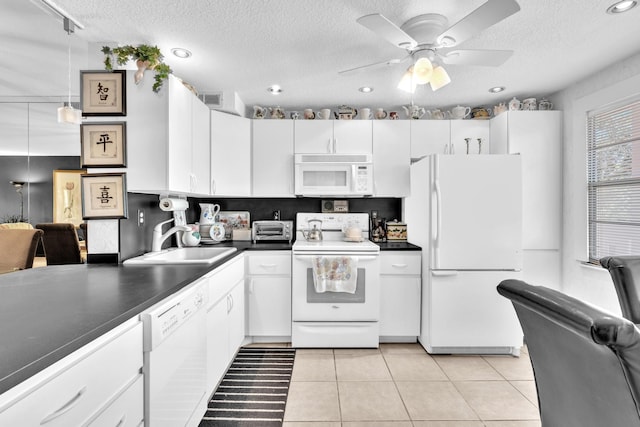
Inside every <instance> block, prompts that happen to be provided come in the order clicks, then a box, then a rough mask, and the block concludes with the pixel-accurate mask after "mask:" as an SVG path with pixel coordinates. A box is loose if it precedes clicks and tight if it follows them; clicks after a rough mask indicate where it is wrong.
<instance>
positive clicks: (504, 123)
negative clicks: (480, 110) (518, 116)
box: [489, 112, 510, 154]
mask: <svg viewBox="0 0 640 427" xmlns="http://www.w3.org/2000/svg"><path fill="white" fill-rule="evenodd" d="M509 114H510V113H508V112H507V113H501V114H499V115H498V116H496V117H494V118H493V119H491V122H490V125H489V129H490V138H491V154H507V153H508V152H509V151H508V150H509V135H508V129H509Z"/></svg>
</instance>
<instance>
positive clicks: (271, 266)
mask: <svg viewBox="0 0 640 427" xmlns="http://www.w3.org/2000/svg"><path fill="white" fill-rule="evenodd" d="M260 267H262V268H276V264H260Z"/></svg>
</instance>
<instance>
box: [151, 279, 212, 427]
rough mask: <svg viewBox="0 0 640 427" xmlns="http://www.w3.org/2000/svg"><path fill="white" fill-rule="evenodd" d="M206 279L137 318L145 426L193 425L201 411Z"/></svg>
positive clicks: (204, 373) (204, 398) (203, 405)
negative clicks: (140, 328) (141, 342)
mask: <svg viewBox="0 0 640 427" xmlns="http://www.w3.org/2000/svg"><path fill="white" fill-rule="evenodd" d="M206 302H207V287H206V279H203V280H200V281H198V282H196V283H194V284H192V285H189V286H188V287H186V288H185V289H183V290H181V291H179V292H178V293H177V294H175V295H173V296H171V297H169V298H167V299H166V300H165V301H163V302H161V303H159V304H158V305H156V306H154V307H152V308H151V309H150V310H149V311H147V312H145V313H143V314H142V315H141V319H142V322H143V325H144V347H143V348H144V387H145V414H144V418H145V426H147V427H163V426H165V427H178V426H197V425H198V424H199V423H200V420H201V418H202V416H203V415H204V413H205V411H206V405H207V397H208V396H206V378H207V363H206V362H207V361H206V351H207V347H206V344H207V341H206V310H205V309H204V308H205V306H206Z"/></svg>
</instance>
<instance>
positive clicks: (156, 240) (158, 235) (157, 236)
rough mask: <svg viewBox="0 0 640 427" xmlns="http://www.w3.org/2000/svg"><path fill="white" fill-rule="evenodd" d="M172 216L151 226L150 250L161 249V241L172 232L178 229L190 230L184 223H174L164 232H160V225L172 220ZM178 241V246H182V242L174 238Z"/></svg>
mask: <svg viewBox="0 0 640 427" xmlns="http://www.w3.org/2000/svg"><path fill="white" fill-rule="evenodd" d="M173 220H174V218H171V219H168V220H166V221H162V222H161V223H159V224H158V225H156V226H155V227H153V240H152V242H151V252H158V251H160V250H162V243H164V241H165V240H167V239H168V238H169V237H170V236H171V235H172V234H174V233H177V232H178V231H190V230H191V229H190V228H189V227H187V226H186V225H176V226H174V227H171V228H170V229H169V230H167V232H166V233H164V234H162V226H163V225H165V224H168V223H170V222H173ZM176 240H177V242H178V247H179V248H181V247H182V242H181V241H180V239H176Z"/></svg>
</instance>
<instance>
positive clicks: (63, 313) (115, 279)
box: [0, 241, 420, 394]
mask: <svg viewBox="0 0 640 427" xmlns="http://www.w3.org/2000/svg"><path fill="white" fill-rule="evenodd" d="M220 246H234V247H237V248H238V252H236V253H234V254H232V255H230V256H228V257H226V258H224V259H222V260H220V261H219V262H217V263H214V264H212V265H209V266H198V265H189V266H187V265H175V264H173V265H166V266H165V265H148V266H141V265H128V266H126V265H122V264H119V265H113V264H109V265H106V264H80V265H78V264H70V265H59V266H48V267H41V268H31V269H28V270H23V271H17V272H13V273H8V274H1V275H0V394H2V393H4V392H5V391H7V390H9V389H10V388H12V387H14V386H16V385H17V384H19V383H21V382H22V381H24V380H26V379H27V378H29V377H31V376H33V375H35V374H36V373H38V372H40V371H41V370H43V369H45V368H46V367H48V366H50V365H51V364H53V363H55V362H57V361H58V360H61V359H63V358H64V357H65V356H67V355H69V354H71V353H73V352H74V351H76V350H78V349H79V348H81V347H83V346H84V345H86V344H88V343H90V342H91V341H93V340H94V339H96V338H98V337H100V336H101V335H103V334H105V333H107V332H108V331H110V330H111V329H113V328H115V327H116V326H118V325H120V324H122V323H124V322H125V321H127V320H129V319H131V318H133V317H135V316H137V315H139V314H140V313H142V312H143V311H144V310H146V309H147V308H149V307H151V306H152V305H154V304H156V303H158V302H160V301H162V300H163V299H165V298H167V297H169V296H170V295H172V294H173V293H175V292H177V291H178V290H180V289H182V288H183V287H185V286H187V285H188V284H190V283H192V282H193V281H194V280H197V279H198V278H200V277H201V276H203V275H204V274H206V273H207V272H209V271H211V270H213V269H215V268H217V267H219V266H220V265H221V264H223V263H225V262H226V261H228V260H230V259H232V258H233V257H235V256H238V255H239V254H241V253H242V252H244V251H252V250H290V249H291V246H292V245H291V244H290V243H288V242H282V243H257V244H253V243H252V242H250V241H246V242H244V241H234V242H222V243H220ZM380 249H381V250H383V251H386V250H420V248H419V247H418V246H415V245H412V244H410V243H406V242H397V243H396V242H393V243H381V244H380Z"/></svg>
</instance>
